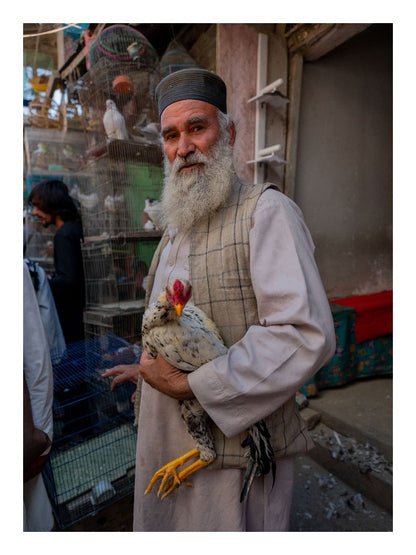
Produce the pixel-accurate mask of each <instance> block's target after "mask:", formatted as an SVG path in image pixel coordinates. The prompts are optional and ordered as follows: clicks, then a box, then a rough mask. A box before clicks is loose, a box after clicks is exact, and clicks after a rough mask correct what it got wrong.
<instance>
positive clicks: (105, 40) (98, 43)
mask: <svg viewBox="0 0 416 555" xmlns="http://www.w3.org/2000/svg"><path fill="white" fill-rule="evenodd" d="M102 59H109V60H114V61H118V62H120V63H123V62H131V61H134V63H135V64H136V67H137V68H140V69H150V70H153V69H155V68H156V67H157V64H158V56H157V53H156V50H155V49H154V48H153V46H152V45H151V44H150V42H149V41H148V39H147V38H146V37H145V36H144V35H143V34H142V33H140V31H137V30H136V29H134V28H133V27H130V26H129V25H123V24H117V25H111V26H109V27H107V28H106V29H103V30H102V31H101V32H100V33H99V35H98V36H97V38H96V39H95V40H94V41H93V42H92V43H91V45H90V48H89V52H88V62H89V66H90V67H91V68H93V67H95V66H96V65H97V63H98V62H99V61H100V60H102Z"/></svg>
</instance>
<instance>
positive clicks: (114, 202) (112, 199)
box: [104, 193, 124, 212]
mask: <svg viewBox="0 0 416 555" xmlns="http://www.w3.org/2000/svg"><path fill="white" fill-rule="evenodd" d="M123 204H124V195H123V193H121V194H120V195H107V196H106V197H105V199H104V208H105V209H106V210H108V211H109V212H117V210H119V209H120V208H122V207H123Z"/></svg>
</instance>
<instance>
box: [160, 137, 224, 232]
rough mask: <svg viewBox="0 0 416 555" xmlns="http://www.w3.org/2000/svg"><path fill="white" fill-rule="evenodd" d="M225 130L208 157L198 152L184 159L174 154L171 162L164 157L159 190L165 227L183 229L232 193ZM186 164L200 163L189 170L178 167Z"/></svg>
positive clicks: (206, 213)
mask: <svg viewBox="0 0 416 555" xmlns="http://www.w3.org/2000/svg"><path fill="white" fill-rule="evenodd" d="M228 141H229V135H228V134H227V133H224V134H223V135H222V136H221V137H220V138H219V139H218V141H217V143H216V144H215V145H213V146H212V147H211V149H210V151H209V154H208V156H206V155H204V154H202V153H201V152H199V151H195V152H193V153H190V154H188V156H186V158H183V157H180V156H177V157H176V158H175V160H174V161H173V162H169V160H168V159H167V158H166V156H165V180H164V188H163V192H162V219H163V225H164V226H165V227H167V228H168V229H177V230H178V231H182V232H185V231H187V230H188V229H190V228H191V227H192V226H193V225H194V223H196V222H197V221H199V220H201V218H204V217H206V216H208V215H210V214H212V213H214V212H215V211H216V210H218V208H220V207H221V206H223V205H224V203H225V201H226V200H227V198H228V196H229V195H230V192H231V187H232V177H233V175H234V169H233V161H232V147H231V146H230V145H229V144H228ZM185 160H186V162H187V163H194V162H202V163H203V166H202V167H199V166H198V167H196V168H195V169H193V170H191V171H188V172H179V173H178V170H179V168H180V167H181V165H182V164H183V163H184V161H185Z"/></svg>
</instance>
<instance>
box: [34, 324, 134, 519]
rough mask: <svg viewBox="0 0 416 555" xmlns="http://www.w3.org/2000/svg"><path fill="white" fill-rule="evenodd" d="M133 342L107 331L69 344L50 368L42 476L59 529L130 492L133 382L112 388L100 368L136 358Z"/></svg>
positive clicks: (132, 448) (131, 484)
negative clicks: (50, 428)
mask: <svg viewBox="0 0 416 555" xmlns="http://www.w3.org/2000/svg"><path fill="white" fill-rule="evenodd" d="M140 353H141V350H140V348H139V347H137V346H136V345H132V344H130V343H128V342H127V341H125V340H123V339H121V338H119V337H117V336H114V335H113V334H107V335H106V336H102V337H99V338H94V339H89V340H86V341H80V342H77V343H72V344H70V345H68V346H67V351H66V353H65V355H64V357H63V358H62V359H61V361H60V362H59V363H58V364H55V365H54V367H53V372H54V404H53V418H54V439H53V444H52V449H51V452H50V457H49V461H48V463H47V465H46V467H45V469H44V471H43V476H44V480H45V484H46V488H47V491H48V495H49V498H50V501H51V504H52V508H53V512H54V515H55V519H56V522H57V525H58V526H59V528H61V529H64V528H68V527H69V526H71V525H73V524H75V523H76V522H79V521H80V520H82V519H84V518H86V517H87V516H91V515H94V514H96V513H97V512H98V511H100V510H101V509H103V508H105V507H107V506H109V505H110V504H112V503H114V502H116V501H118V500H119V499H121V498H122V497H125V496H127V495H129V494H131V493H132V492H133V487H134V467H135V453H136V435H137V430H136V428H135V427H134V410H133V405H132V403H131V396H132V393H133V392H134V391H135V385H134V384H132V383H124V384H120V385H119V386H118V387H117V389H116V390H115V391H114V392H111V390H110V382H109V380H105V379H103V378H102V377H101V374H102V372H103V371H104V369H106V368H109V367H112V366H114V365H116V364H129V363H134V362H137V361H138V360H139V358H140Z"/></svg>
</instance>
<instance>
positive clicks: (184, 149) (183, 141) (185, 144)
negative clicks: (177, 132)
mask: <svg viewBox="0 0 416 555" xmlns="http://www.w3.org/2000/svg"><path fill="white" fill-rule="evenodd" d="M190 152H195V145H194V143H193V142H192V140H191V139H190V137H188V136H187V135H181V136H180V137H179V141H178V150H177V155H178V156H182V157H183V158H185V156H187V155H188V154H189V153H190Z"/></svg>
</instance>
